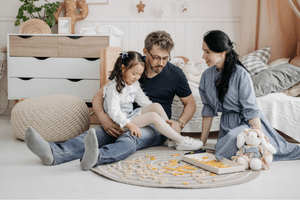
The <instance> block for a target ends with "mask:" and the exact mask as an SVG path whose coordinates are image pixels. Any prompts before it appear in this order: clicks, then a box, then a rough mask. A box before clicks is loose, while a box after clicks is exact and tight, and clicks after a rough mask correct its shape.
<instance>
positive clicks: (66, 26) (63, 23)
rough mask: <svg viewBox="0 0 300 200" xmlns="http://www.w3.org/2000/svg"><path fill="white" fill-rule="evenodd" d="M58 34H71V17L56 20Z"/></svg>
mask: <svg viewBox="0 0 300 200" xmlns="http://www.w3.org/2000/svg"><path fill="white" fill-rule="evenodd" d="M58 34H71V17H59V18H58Z"/></svg>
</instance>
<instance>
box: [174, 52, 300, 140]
mask: <svg viewBox="0 0 300 200" xmlns="http://www.w3.org/2000/svg"><path fill="white" fill-rule="evenodd" d="M260 50H261V49H260ZM258 51H259V50H258ZM266 51H267V52H266ZM270 51H271V49H270V47H266V48H265V49H262V50H261V52H257V51H255V52H253V53H254V55H255V56H256V57H257V56H258V55H260V53H261V54H262V55H267V54H268V53H269V57H270ZM246 56H247V57H246V58H244V57H243V58H241V60H243V62H242V63H243V64H244V65H245V67H246V68H247V67H249V66H250V68H247V69H248V70H249V69H250V70H249V72H250V74H251V76H252V79H253V84H254V89H255V93H256V97H257V102H258V106H259V108H260V110H261V111H262V113H263V114H264V115H265V117H266V118H267V119H268V120H269V122H270V123H271V125H272V126H273V127H274V128H275V129H277V130H279V131H280V132H282V133H284V134H285V135H287V136H289V137H291V138H292V139H294V140H296V141H297V142H300V123H299V122H300V82H299V81H300V57H296V58H294V59H293V60H297V62H293V60H291V61H290V59H278V60H276V61H274V62H272V63H269V65H267V63H268V60H269V57H268V58H266V59H263V58H259V59H260V61H261V63H259V62H258V61H257V60H256V61H255V62H254V63H259V64H260V66H259V67H260V69H258V68H259V67H256V68H255V67H254V68H253V65H254V64H253V60H255V59H256V58H254V57H253V54H248V55H246ZM249 60H250V61H249ZM262 60H263V61H262ZM171 62H173V63H174V64H176V65H177V66H179V67H180V68H182V69H183V71H184V73H185V74H186V76H187V78H188V81H189V85H190V88H191V90H192V94H193V96H194V99H195V101H196V104H197V110H196V113H195V114H194V116H193V118H192V119H191V120H190V121H189V122H188V123H187V124H186V126H185V127H184V129H183V130H182V132H185V133H196V132H197V133H199V132H201V130H202V126H201V124H202V117H201V111H202V108H203V104H202V102H201V98H200V94H199V91H198V87H199V80H200V78H201V75H199V74H197V76H198V77H197V78H198V82H196V81H195V80H196V79H193V78H191V76H190V73H191V72H190V71H188V70H186V65H187V64H189V66H190V65H195V66H197V64H193V63H192V64H190V63H189V62H190V61H189V60H188V59H186V60H183V61H182V60H180V59H178V58H176V59H175V60H174V59H172V61H171ZM262 63H263V64H264V65H263V66H262ZM251 67H252V69H251ZM198 68H201V67H199V66H198ZM202 68H203V66H202ZM199 71H201V70H199ZM202 71H203V69H202ZM182 110H183V105H182V103H181V101H180V99H179V98H178V97H177V96H176V97H175V98H174V100H173V104H172V119H174V120H176V119H178V118H179V116H180V115H181V113H182ZM219 124H220V113H219V116H218V117H214V119H213V123H212V127H211V129H210V131H211V132H212V131H218V130H219Z"/></svg>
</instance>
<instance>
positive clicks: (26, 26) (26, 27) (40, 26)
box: [19, 19, 51, 34]
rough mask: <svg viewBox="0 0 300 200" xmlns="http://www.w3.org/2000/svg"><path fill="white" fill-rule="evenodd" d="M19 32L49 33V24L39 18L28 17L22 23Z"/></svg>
mask: <svg viewBox="0 0 300 200" xmlns="http://www.w3.org/2000/svg"><path fill="white" fill-rule="evenodd" d="M19 33H23V34H51V29H50V27H49V25H48V24H47V23H46V22H44V21H43V20H40V19H29V20H27V21H26V22H24V23H23V24H22V26H21V27H20V30H19Z"/></svg>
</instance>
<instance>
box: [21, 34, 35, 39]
mask: <svg viewBox="0 0 300 200" xmlns="http://www.w3.org/2000/svg"><path fill="white" fill-rule="evenodd" d="M19 37H20V38H23V39H28V38H31V37H32V35H19Z"/></svg>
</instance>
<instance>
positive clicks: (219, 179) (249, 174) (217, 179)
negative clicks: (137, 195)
mask: <svg viewBox="0 0 300 200" xmlns="http://www.w3.org/2000/svg"><path fill="white" fill-rule="evenodd" d="M186 152H188V151H177V150H175V149H174V148H172V147H152V148H147V149H143V150H139V151H137V152H135V153H134V154H133V155H131V156H129V157H128V158H127V159H125V160H122V161H119V162H115V163H111V164H106V165H99V166H97V167H94V168H93V169H92V171H93V172H95V173H97V174H100V175H102V176H104V177H107V178H109V179H112V180H114V181H118V182H121V183H126V184H131V185H137V186H144V187H165V188H194V189H196V188H216V187H226V186H232V185H238V184H242V183H246V182H249V181H251V180H253V179H255V178H257V177H258V176H259V175H260V173H261V172H260V171H252V170H246V171H242V172H234V173H228V174H213V173H211V172H209V171H206V170H204V169H202V168H198V167H195V166H193V165H192V164H190V163H186V162H184V161H182V160H181V157H182V155H184V153H186ZM207 152H208V153H214V152H212V151H209V150H207Z"/></svg>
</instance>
